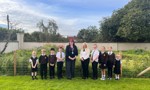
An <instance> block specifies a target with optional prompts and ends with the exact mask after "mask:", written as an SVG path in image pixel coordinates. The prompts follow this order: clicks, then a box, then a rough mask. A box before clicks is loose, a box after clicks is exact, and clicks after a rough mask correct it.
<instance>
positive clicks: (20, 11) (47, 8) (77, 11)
mask: <svg viewBox="0 0 150 90" xmlns="http://www.w3.org/2000/svg"><path fill="white" fill-rule="evenodd" d="M129 1H130V0H0V8H1V9H0V24H1V25H2V24H6V20H5V17H6V15H7V14H9V15H10V19H11V22H12V23H17V26H15V28H23V29H24V30H25V32H33V31H38V30H39V29H38V28H37V27H36V23H37V22H39V21H40V20H41V19H43V20H44V22H45V23H46V22H47V20H48V19H54V20H55V21H56V22H57V24H58V26H59V32H60V33H61V34H62V35H76V34H77V33H78V31H79V30H80V29H82V28H87V27H88V26H90V25H95V26H97V27H99V23H98V22H99V21H100V20H102V18H103V17H107V16H111V14H112V12H113V11H114V10H117V9H119V8H122V7H124V5H126V4H127V3H128V2H129Z"/></svg>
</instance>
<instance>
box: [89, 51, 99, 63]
mask: <svg viewBox="0 0 150 90" xmlns="http://www.w3.org/2000/svg"><path fill="white" fill-rule="evenodd" d="M91 56H93V58H92V60H93V59H95V57H97V56H99V51H98V50H97V49H96V50H92V53H91ZM94 61H95V62H98V58H97V59H96V60H94ZM92 62H93V61H92Z"/></svg>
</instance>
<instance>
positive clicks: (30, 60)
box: [29, 56, 39, 63]
mask: <svg viewBox="0 0 150 90" xmlns="http://www.w3.org/2000/svg"><path fill="white" fill-rule="evenodd" d="M32 58H35V57H34V56H32ZM38 61H39V60H38V59H36V63H37V62H38ZM29 62H30V63H31V62H32V59H31V58H30V59H29Z"/></svg>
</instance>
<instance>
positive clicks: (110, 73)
mask: <svg viewBox="0 0 150 90" xmlns="http://www.w3.org/2000/svg"><path fill="white" fill-rule="evenodd" d="M112 68H113V67H108V68H107V69H108V78H112Z"/></svg>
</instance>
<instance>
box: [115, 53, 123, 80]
mask: <svg viewBox="0 0 150 90" xmlns="http://www.w3.org/2000/svg"><path fill="white" fill-rule="evenodd" d="M121 68H122V65H121V55H120V54H117V55H116V59H115V68H114V73H115V79H116V80H119V79H120V77H119V75H120V74H121Z"/></svg>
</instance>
